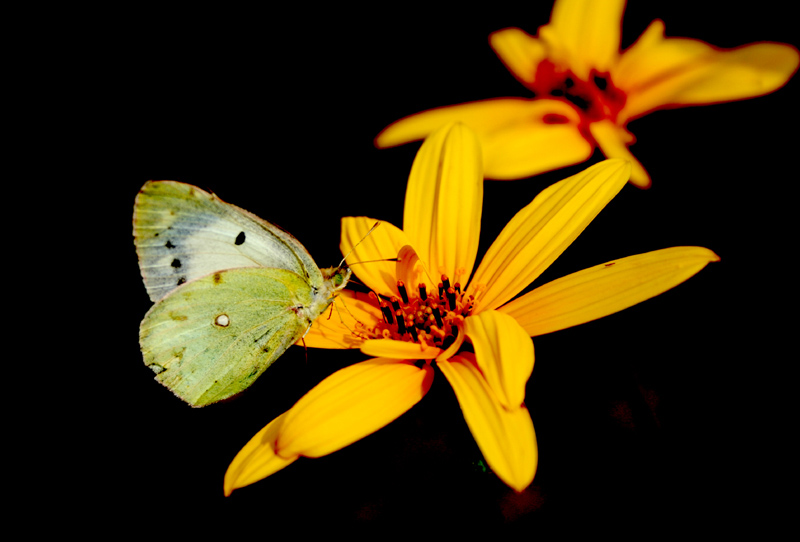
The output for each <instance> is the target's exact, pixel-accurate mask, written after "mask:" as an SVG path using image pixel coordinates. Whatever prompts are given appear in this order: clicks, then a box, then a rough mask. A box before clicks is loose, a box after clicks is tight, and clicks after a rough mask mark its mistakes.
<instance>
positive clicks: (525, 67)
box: [489, 28, 547, 90]
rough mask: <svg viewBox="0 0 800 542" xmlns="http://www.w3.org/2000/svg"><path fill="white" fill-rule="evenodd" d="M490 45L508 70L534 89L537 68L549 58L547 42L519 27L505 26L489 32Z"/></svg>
mask: <svg viewBox="0 0 800 542" xmlns="http://www.w3.org/2000/svg"><path fill="white" fill-rule="evenodd" d="M489 45H491V46H492V49H494V52H495V53H496V54H497V56H498V57H499V58H500V61H501V62H502V63H503V64H505V66H506V68H508V71H510V72H511V73H512V74H513V75H514V77H516V78H517V79H519V81H520V83H522V84H523V85H525V86H526V87H528V88H529V89H531V90H533V83H534V81H535V79H536V68H537V67H538V66H539V63H540V62H542V61H543V60H546V59H547V46H546V45H545V43H544V42H543V41H542V40H540V39H538V38H535V37H533V36H531V35H530V34H528V33H527V32H525V31H524V30H521V29H519V28H503V29H502V30H498V31H496V32H492V33H491V34H489Z"/></svg>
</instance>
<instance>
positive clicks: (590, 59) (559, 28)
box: [539, 0, 625, 80]
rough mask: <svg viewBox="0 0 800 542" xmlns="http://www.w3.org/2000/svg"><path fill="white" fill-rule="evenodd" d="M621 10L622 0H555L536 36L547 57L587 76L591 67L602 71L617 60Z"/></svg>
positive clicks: (623, 9)
mask: <svg viewBox="0 0 800 542" xmlns="http://www.w3.org/2000/svg"><path fill="white" fill-rule="evenodd" d="M624 11H625V0H603V1H602V2H597V1H596V0H557V2H556V3H555V5H554V6H553V13H552V14H551V15H550V23H549V24H547V25H545V26H543V27H541V28H540V29H539V37H540V38H541V39H542V40H543V41H545V42H546V43H547V45H548V50H549V51H550V55H551V58H550V60H552V61H553V62H554V63H555V64H560V65H562V66H568V67H569V68H571V69H572V72H573V73H574V74H575V75H576V76H578V77H579V78H580V79H583V80H588V79H589V73H590V72H591V70H592V68H596V69H597V70H598V71H600V72H605V71H608V70H609V69H610V68H611V67H612V66H613V65H614V64H615V63H616V61H617V58H618V56H619V46H620V33H621V30H622V13H623V12H624Z"/></svg>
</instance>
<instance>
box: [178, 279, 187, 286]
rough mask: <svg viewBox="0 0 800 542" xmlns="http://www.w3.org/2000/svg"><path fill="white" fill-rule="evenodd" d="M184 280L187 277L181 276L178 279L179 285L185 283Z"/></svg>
mask: <svg viewBox="0 0 800 542" xmlns="http://www.w3.org/2000/svg"><path fill="white" fill-rule="evenodd" d="M184 282H186V277H180V278H179V279H178V286H180V285H181V284H183V283H184Z"/></svg>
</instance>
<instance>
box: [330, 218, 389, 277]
mask: <svg viewBox="0 0 800 542" xmlns="http://www.w3.org/2000/svg"><path fill="white" fill-rule="evenodd" d="M380 225H381V221H380V220H378V221H377V222H375V224H373V225H372V227H371V228H370V229H369V231H368V232H367V233H365V234H364V237H362V238H361V240H359V242H358V243H356V244H355V245H353V248H351V249H350V252H348V253H347V254H345V255H344V258H342V261H341V262H339V267H342V264H343V263H344V262H345V261H346V260H347V257H348V256H350V254H352V253H353V251H354V250H355V249H356V247H357V246H358V245H360V244H361V242H362V241H363V240H364V239H366V238H367V237H369V235H370V234H371V233H372V232H373V231H374V230H375V228H377V227H378V226H380Z"/></svg>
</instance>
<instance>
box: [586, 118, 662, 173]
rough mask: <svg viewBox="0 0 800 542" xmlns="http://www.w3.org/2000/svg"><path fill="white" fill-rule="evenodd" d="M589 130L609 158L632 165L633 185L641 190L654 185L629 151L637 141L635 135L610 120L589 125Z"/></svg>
mask: <svg viewBox="0 0 800 542" xmlns="http://www.w3.org/2000/svg"><path fill="white" fill-rule="evenodd" d="M589 130H590V131H591V133H592V136H593V137H594V139H595V141H597V146H598V147H600V150H601V151H603V154H604V155H606V157H607V158H620V159H622V160H627V161H628V162H630V163H631V178H630V181H631V183H632V184H634V185H636V186H637V187H639V188H650V185H651V184H652V181H651V179H650V175H649V174H648V173H647V170H646V169H644V166H642V164H641V163H640V162H639V161H638V160H637V159H636V158H635V157H634V156H633V154H631V151H629V150H628V145H630V144H631V143H633V142H634V140H635V138H634V137H633V134H631V133H630V132H629V131H628V130H626V129H625V128H623V127H621V126H617V125H616V124H614V123H613V122H611V121H610V120H601V121H598V122H593V123H591V124H589Z"/></svg>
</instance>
